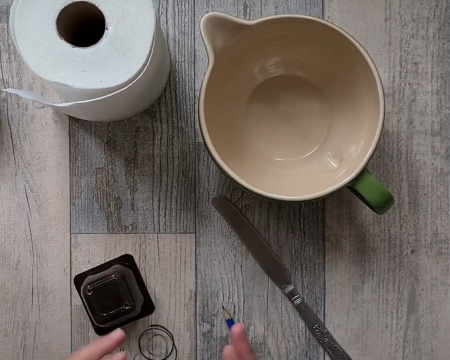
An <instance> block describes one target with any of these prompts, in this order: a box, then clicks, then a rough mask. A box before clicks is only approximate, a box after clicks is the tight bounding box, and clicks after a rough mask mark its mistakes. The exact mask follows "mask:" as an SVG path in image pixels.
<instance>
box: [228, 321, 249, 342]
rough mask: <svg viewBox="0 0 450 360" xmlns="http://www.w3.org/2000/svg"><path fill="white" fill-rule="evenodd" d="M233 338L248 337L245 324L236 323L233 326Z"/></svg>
mask: <svg viewBox="0 0 450 360" xmlns="http://www.w3.org/2000/svg"><path fill="white" fill-rule="evenodd" d="M231 337H232V339H240V338H242V337H247V331H246V330H245V326H244V324H235V325H233V327H232V328H231Z"/></svg>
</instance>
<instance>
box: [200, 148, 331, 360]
mask: <svg viewBox="0 0 450 360" xmlns="http://www.w3.org/2000/svg"><path fill="white" fill-rule="evenodd" d="M197 162H198V166H197V169H198V170H197V171H198V172H197V243H196V254H197V256H196V259H197V323H198V330H197V339H198V343H197V358H198V359H218V358H220V352H221V349H222V347H223V346H224V345H225V344H227V342H228V330H227V328H226V325H225V323H224V320H223V318H222V311H221V307H222V305H224V306H226V307H228V308H230V309H231V310H232V311H233V312H234V314H235V320H236V321H240V322H245V323H246V324H247V326H248V330H249V335H250V339H251V342H252V344H253V346H254V347H255V351H256V353H257V354H258V356H259V358H260V359H261V360H268V359H274V360H275V359H277V360H278V359H322V358H323V352H322V350H321V349H320V347H319V346H318V345H317V343H316V341H315V340H314V339H313V338H312V336H311V335H310V334H309V332H308V330H307V329H306V327H305V325H304V323H303V322H302V320H301V319H300V318H299V316H298V314H297V312H296V311H295V309H294V308H293V307H292V305H291V304H290V303H289V301H288V300H287V299H285V298H284V295H282V292H281V291H280V290H279V289H278V288H277V287H276V286H275V285H274V284H273V283H272V282H271V281H270V280H269V279H268V277H267V276H266V275H265V274H264V272H263V271H262V270H261V269H260V268H259V266H258V265H257V264H256V262H255V261H254V259H253V258H252V257H251V255H250V254H249V253H248V252H247V250H246V249H245V246H244V245H243V244H242V243H241V241H240V240H239V239H238V238H237V237H236V235H235V234H234V233H233V231H232V230H231V229H230V228H229V227H228V225H227V224H226V223H225V221H224V220H223V219H222V218H221V217H220V215H219V214H218V213H217V212H216V211H215V210H214V208H213V207H212V206H211V204H210V201H211V199H212V197H214V196H216V195H225V196H227V197H228V198H229V199H231V200H232V201H233V202H234V203H235V204H237V206H238V207H239V208H240V209H241V210H242V211H243V212H244V214H245V215H246V216H247V217H248V219H249V220H250V221H251V222H252V223H253V224H254V225H255V226H256V227H257V229H258V230H259V231H260V232H261V234H262V236H263V237H264V238H265V239H267V241H268V242H269V244H270V246H271V247H272V248H273V249H274V251H275V252H276V253H277V254H278V255H279V256H280V258H281V259H282V261H284V263H285V264H286V266H287V267H288V268H289V269H290V270H291V272H292V276H293V279H294V281H295V283H296V284H297V285H298V287H299V289H300V291H301V292H302V294H303V295H304V296H305V298H306V300H307V301H308V303H309V304H310V305H311V307H312V308H313V309H314V311H316V312H317V313H318V314H319V316H320V317H323V311H324V308H323V303H324V299H323V295H324V285H325V284H324V243H323V240H324V231H323V216H322V214H323V207H322V202H316V203H310V204H305V205H276V204H272V203H267V202H265V201H263V200H260V199H256V198H254V197H252V196H250V195H248V194H245V193H243V192H242V191H240V190H239V189H237V188H236V187H235V186H233V185H232V184H230V182H229V180H227V179H226V178H225V177H224V176H223V175H222V174H221V173H220V172H219V170H218V169H217V167H216V166H215V165H214V164H213V162H212V160H211V159H210V157H209V155H208V154H207V152H206V150H205V148H204V145H203V144H202V143H198V144H197Z"/></svg>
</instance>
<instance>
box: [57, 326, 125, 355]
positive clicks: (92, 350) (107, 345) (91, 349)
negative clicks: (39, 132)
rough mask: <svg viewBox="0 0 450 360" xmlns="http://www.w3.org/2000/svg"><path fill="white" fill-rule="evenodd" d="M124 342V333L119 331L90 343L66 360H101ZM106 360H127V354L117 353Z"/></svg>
mask: <svg viewBox="0 0 450 360" xmlns="http://www.w3.org/2000/svg"><path fill="white" fill-rule="evenodd" d="M124 341H125V333H124V332H123V330H121V329H116V330H114V331H113V332H111V333H109V334H108V335H105V336H103V337H101V338H100V339H98V340H96V341H94V342H92V343H90V344H89V345H88V346H86V347H84V348H81V349H79V350H78V351H76V352H74V353H73V354H72V355H71V356H69V357H68V358H67V359H66V360H101V359H103V357H105V356H106V355H111V353H112V352H113V351H114V350H115V349H116V348H118V347H119V346H120V344H122V343H123V342H124ZM107 359H108V360H127V354H125V353H124V352H119V353H117V354H114V355H111V356H110V357H108V358H107Z"/></svg>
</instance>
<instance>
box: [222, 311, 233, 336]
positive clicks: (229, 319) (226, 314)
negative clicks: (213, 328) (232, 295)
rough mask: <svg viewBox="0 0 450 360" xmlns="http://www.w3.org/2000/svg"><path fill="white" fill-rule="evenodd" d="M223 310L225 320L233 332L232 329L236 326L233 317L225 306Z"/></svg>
mask: <svg viewBox="0 0 450 360" xmlns="http://www.w3.org/2000/svg"><path fill="white" fill-rule="evenodd" d="M222 308H223V318H224V319H225V321H226V322H227V325H228V328H229V329H230V330H231V328H232V327H233V325H234V320H233V317H232V316H231V314H230V312H229V311H228V310H227V309H225V308H224V307H223V306H222Z"/></svg>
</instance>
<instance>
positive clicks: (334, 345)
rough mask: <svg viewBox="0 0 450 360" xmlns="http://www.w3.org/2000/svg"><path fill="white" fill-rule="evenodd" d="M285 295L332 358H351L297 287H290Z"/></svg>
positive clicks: (349, 359)
mask: <svg viewBox="0 0 450 360" xmlns="http://www.w3.org/2000/svg"><path fill="white" fill-rule="evenodd" d="M286 296H287V297H288V298H289V300H291V302H292V304H293V305H294V306H295V308H296V309H297V311H298V312H299V314H300V316H301V317H302V319H303V320H304V321H305V323H306V326H308V328H309V331H311V333H312V334H313V336H314V337H315V338H316V340H317V341H318V342H319V344H320V345H321V346H322V347H323V349H324V350H325V351H326V353H327V354H328V355H329V356H330V358H331V359H332V360H351V357H350V356H349V355H348V354H347V353H346V352H345V351H344V349H343V348H342V347H341V345H339V344H338V342H337V341H336V339H335V338H334V337H333V336H332V335H331V334H330V332H329V331H328V329H327V328H326V326H325V324H324V323H323V322H322V321H321V320H320V319H319V317H318V316H317V315H316V314H315V313H314V311H312V310H311V308H310V307H309V305H308V304H307V303H305V301H304V300H303V299H302V297H301V296H300V294H299V292H298V291H297V289H295V288H294V289H292V290H290V291H289V292H287V293H286Z"/></svg>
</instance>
